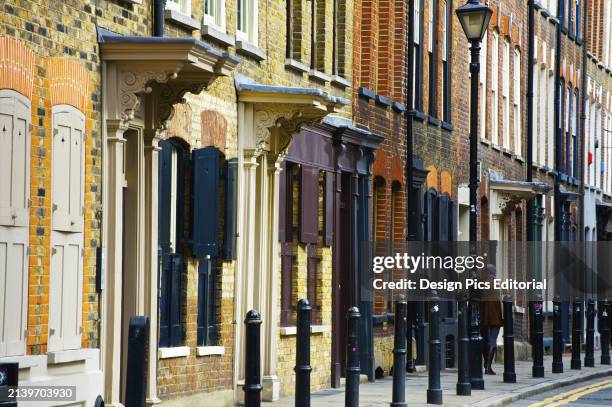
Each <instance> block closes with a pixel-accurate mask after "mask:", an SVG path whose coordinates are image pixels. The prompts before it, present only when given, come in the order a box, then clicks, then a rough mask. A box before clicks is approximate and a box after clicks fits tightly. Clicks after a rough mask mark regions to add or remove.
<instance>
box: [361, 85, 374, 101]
mask: <svg viewBox="0 0 612 407" xmlns="http://www.w3.org/2000/svg"><path fill="white" fill-rule="evenodd" d="M357 93H358V94H359V96H361V97H362V98H364V99H366V100H370V99H374V97H375V96H376V94H375V93H374V92H372V91H371V90H370V89H368V88H364V87H363V86H361V87H360V88H359V89H358V90H357Z"/></svg>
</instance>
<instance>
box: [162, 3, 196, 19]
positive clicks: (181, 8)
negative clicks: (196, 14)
mask: <svg viewBox="0 0 612 407" xmlns="http://www.w3.org/2000/svg"><path fill="white" fill-rule="evenodd" d="M166 10H172V11H176V12H178V13H181V14H184V15H186V16H189V17H191V0H166Z"/></svg>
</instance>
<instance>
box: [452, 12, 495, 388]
mask: <svg viewBox="0 0 612 407" xmlns="http://www.w3.org/2000/svg"><path fill="white" fill-rule="evenodd" d="M455 13H456V14H457V18H458V19H459V22H460V23H461V27H462V28H463V31H464V32H465V36H466V37H467V39H468V41H469V43H470V55H471V61H470V75H471V78H470V183H469V188H470V247H471V250H474V249H475V247H474V245H475V244H476V241H477V240H478V229H477V228H478V225H477V222H478V182H479V180H478V74H479V72H480V43H481V41H482V37H484V34H485V32H486V30H487V26H488V25H489V21H490V20H491V15H492V14H493V10H491V9H490V8H489V7H487V6H485V5H484V4H482V3H480V2H479V1H478V0H468V2H467V3H465V4H464V5H463V6H461V7H459V8H458V9H457V10H456V11H455ZM469 311H470V376H471V377H470V379H471V380H470V381H471V384H472V389H474V390H481V389H484V380H483V379H482V356H481V355H482V337H481V336H480V317H479V313H478V301H477V300H476V299H475V298H472V299H471V301H470V307H469Z"/></svg>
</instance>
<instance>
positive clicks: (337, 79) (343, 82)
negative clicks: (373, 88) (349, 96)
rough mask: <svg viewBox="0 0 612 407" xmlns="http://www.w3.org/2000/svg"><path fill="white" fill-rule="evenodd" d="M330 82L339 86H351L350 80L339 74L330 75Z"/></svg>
mask: <svg viewBox="0 0 612 407" xmlns="http://www.w3.org/2000/svg"><path fill="white" fill-rule="evenodd" d="M331 83H332V85H334V86H338V87H339V88H350V87H351V82H350V81H349V80H348V79H346V78H344V77H342V76H340V75H332V77H331Z"/></svg>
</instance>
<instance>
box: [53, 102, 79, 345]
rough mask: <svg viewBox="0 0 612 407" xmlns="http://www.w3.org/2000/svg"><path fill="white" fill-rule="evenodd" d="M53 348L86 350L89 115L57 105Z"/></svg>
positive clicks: (54, 181) (55, 122)
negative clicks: (83, 345) (83, 339)
mask: <svg viewBox="0 0 612 407" xmlns="http://www.w3.org/2000/svg"><path fill="white" fill-rule="evenodd" d="M52 114H53V142H52V155H51V160H52V172H51V201H52V209H53V210H52V215H51V247H52V249H51V275H52V276H54V278H52V279H51V280H50V283H49V342H48V350H50V351H59V350H67V349H78V348H80V347H81V317H82V314H83V313H82V309H81V304H82V297H83V294H82V292H83V244H84V236H83V231H84V213H83V207H84V201H85V199H84V197H85V148H84V144H85V115H84V114H83V113H82V112H80V111H79V110H77V109H76V108H74V107H72V106H69V105H58V106H53V110H52Z"/></svg>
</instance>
